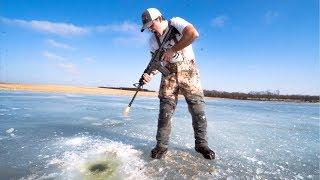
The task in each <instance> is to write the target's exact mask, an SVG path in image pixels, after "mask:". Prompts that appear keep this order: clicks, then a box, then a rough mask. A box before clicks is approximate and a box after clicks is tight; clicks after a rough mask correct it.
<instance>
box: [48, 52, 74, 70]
mask: <svg viewBox="0 0 320 180" xmlns="http://www.w3.org/2000/svg"><path fill="white" fill-rule="evenodd" d="M42 55H43V56H44V57H45V58H47V59H48V60H53V61H54V62H55V65H56V66H57V67H58V68H60V69H62V70H64V71H66V72H68V73H70V74H73V75H77V74H79V71H78V70H77V68H76V66H75V65H74V64H73V63H70V62H68V59H67V58H65V57H62V56H59V55H57V54H54V53H51V52H48V51H44V52H43V53H42Z"/></svg>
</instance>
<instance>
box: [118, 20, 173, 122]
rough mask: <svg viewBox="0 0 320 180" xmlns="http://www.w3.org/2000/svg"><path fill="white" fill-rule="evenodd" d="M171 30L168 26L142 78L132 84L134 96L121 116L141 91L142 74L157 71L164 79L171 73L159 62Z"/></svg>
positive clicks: (170, 35)
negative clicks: (134, 88)
mask: <svg viewBox="0 0 320 180" xmlns="http://www.w3.org/2000/svg"><path fill="white" fill-rule="evenodd" d="M172 29H173V27H172V26H171V25H169V30H168V32H167V33H166V35H165V37H164V39H163V41H162V43H161V44H160V47H159V49H158V50H156V51H155V52H154V54H153V56H152V58H151V60H150V62H149V64H148V66H147V68H146V69H145V70H144V71H143V73H142V76H141V78H140V79H139V82H138V83H135V84H133V85H134V86H135V87H136V88H137V90H136V92H135V94H134V95H133V97H132V99H131V101H130V103H129V105H128V106H127V107H126V108H125V109H124V111H123V115H124V116H127V115H128V113H129V111H130V107H131V105H132V103H133V101H134V99H135V98H136V96H137V94H138V92H139V91H140V90H141V88H142V86H143V85H144V83H143V79H144V78H143V74H144V73H147V74H149V75H150V74H151V72H152V71H154V70H158V71H160V72H161V73H162V75H163V76H165V77H166V76H168V75H170V74H171V72H170V71H169V70H168V69H167V68H166V67H164V65H163V63H162V60H161V57H162V55H163V53H164V52H165V49H164V47H163V46H164V44H165V43H166V42H167V41H169V40H170V39H172V37H173V36H174V35H175V34H174V33H173V30H172ZM155 36H156V35H155Z"/></svg>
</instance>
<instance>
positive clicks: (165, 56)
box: [162, 49, 174, 62]
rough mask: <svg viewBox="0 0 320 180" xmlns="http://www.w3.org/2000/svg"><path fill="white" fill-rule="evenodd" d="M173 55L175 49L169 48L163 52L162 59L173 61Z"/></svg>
mask: <svg viewBox="0 0 320 180" xmlns="http://www.w3.org/2000/svg"><path fill="white" fill-rule="evenodd" d="M173 56H174V51H173V50H172V49H168V50H166V51H165V52H164V53H163V55H162V60H163V61H167V62H169V61H171V59H172V58H173Z"/></svg>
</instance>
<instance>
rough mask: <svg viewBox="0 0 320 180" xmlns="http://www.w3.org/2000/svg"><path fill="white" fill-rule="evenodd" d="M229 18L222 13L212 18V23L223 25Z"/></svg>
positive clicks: (213, 24)
mask: <svg viewBox="0 0 320 180" xmlns="http://www.w3.org/2000/svg"><path fill="white" fill-rule="evenodd" d="M228 20H229V18H228V17H227V16H224V15H221V16H217V17H215V18H213V19H212V21H211V25H212V26H213V27H223V26H224V25H225V24H226V21H228Z"/></svg>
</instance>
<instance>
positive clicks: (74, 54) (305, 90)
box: [0, 0, 320, 95]
mask: <svg viewBox="0 0 320 180" xmlns="http://www.w3.org/2000/svg"><path fill="white" fill-rule="evenodd" d="M148 7H156V8H158V9H159V10H160V11H161V12H162V13H163V14H164V16H165V17H166V18H167V19H169V18H172V17H175V16H179V17H182V18H184V19H186V20H187V21H189V22H191V23H192V24H193V25H194V26H195V27H196V28H197V29H198V31H199V33H200V37H199V38H198V39H197V40H196V42H194V45H193V46H194V51H195V54H196V61H197V63H198V67H199V69H200V74H201V81H202V84H203V88H204V89H208V90H220V91H228V92H249V91H265V90H270V91H275V90H280V93H281V94H309V95H319V94H320V93H319V92H320V82H319V74H320V70H319V68H320V66H319V2H318V0H307V1H303V0H242V1H238V0H229V1H223V0H219V1H218V0H217V1H215V0H209V1H193V0H186V1H179V0H177V1H102V0H94V1H93V0H91V1H89V0H77V1H76V0H68V1H62V0H28V1H23V0H20V1H17V0H0V8H1V11H0V33H1V34H0V65H1V66H0V81H2V82H18V83H46V84H68V85H81V86H117V87H119V86H126V87H131V86H132V84H133V83H135V82H137V81H138V79H139V77H140V76H141V73H142V71H143V70H144V68H145V67H146V65H147V63H148V61H149V60H150V55H149V48H148V37H149V36H150V34H149V33H147V32H144V33H140V31H139V28H140V26H141V20H140V16H141V13H142V12H143V10H144V9H146V8H148ZM159 81H160V75H157V77H155V78H154V79H153V81H152V82H151V83H150V84H148V85H147V86H145V88H148V89H153V90H157V89H158V87H159Z"/></svg>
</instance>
